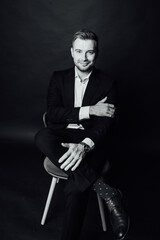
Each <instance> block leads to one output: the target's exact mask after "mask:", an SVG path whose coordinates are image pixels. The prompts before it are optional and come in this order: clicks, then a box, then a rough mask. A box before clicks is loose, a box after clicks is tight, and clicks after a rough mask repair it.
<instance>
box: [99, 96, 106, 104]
mask: <svg viewBox="0 0 160 240" xmlns="http://www.w3.org/2000/svg"><path fill="white" fill-rule="evenodd" d="M106 100H107V96H106V97H105V98H103V99H102V100H100V101H99V103H100V102H102V103H103V102H105V101H106Z"/></svg>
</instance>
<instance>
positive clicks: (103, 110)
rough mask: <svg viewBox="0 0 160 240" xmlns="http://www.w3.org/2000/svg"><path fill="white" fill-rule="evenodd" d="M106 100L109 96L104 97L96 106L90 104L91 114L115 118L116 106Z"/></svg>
mask: <svg viewBox="0 0 160 240" xmlns="http://www.w3.org/2000/svg"><path fill="white" fill-rule="evenodd" d="M106 100H107V97H105V98H103V99H102V100H101V101H99V102H98V103H97V104H95V105H94V106H90V108H89V114H90V115H95V116H99V117H111V118H113V117H114V113H115V106H114V104H110V103H105V101H106Z"/></svg>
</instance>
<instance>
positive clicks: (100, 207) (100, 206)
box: [97, 194, 107, 232]
mask: <svg viewBox="0 0 160 240" xmlns="http://www.w3.org/2000/svg"><path fill="white" fill-rule="evenodd" d="M97 198H98V205H99V211H100V215H101V221H102V228H103V231H104V232H105V231H107V226H106V220H105V215H104V206H103V202H102V199H101V198H100V196H99V195H98V194H97Z"/></svg>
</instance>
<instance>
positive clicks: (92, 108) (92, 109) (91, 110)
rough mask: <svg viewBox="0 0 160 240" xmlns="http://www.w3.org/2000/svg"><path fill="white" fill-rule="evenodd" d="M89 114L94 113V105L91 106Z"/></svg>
mask: <svg viewBox="0 0 160 240" xmlns="http://www.w3.org/2000/svg"><path fill="white" fill-rule="evenodd" d="M89 115H94V106H90V107H89Z"/></svg>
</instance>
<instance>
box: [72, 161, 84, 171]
mask: <svg viewBox="0 0 160 240" xmlns="http://www.w3.org/2000/svg"><path fill="white" fill-rule="evenodd" d="M81 161H82V159H79V160H78V161H77V162H76V164H75V165H74V167H73V168H71V171H74V170H76V168H77V167H78V166H79V164H80V163H81Z"/></svg>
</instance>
